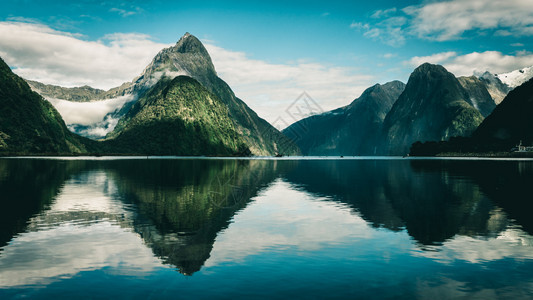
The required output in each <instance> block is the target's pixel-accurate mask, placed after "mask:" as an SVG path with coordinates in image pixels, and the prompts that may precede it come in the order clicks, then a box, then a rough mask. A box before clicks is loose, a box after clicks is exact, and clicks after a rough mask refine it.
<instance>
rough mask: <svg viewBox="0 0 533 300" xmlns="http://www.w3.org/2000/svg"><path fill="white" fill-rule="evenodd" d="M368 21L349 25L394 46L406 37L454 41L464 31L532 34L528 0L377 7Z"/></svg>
mask: <svg viewBox="0 0 533 300" xmlns="http://www.w3.org/2000/svg"><path fill="white" fill-rule="evenodd" d="M369 19H370V22H369V23H363V22H352V24H350V28H352V29H357V30H359V31H362V32H363V35H364V36H365V37H367V38H370V39H373V40H376V41H380V42H382V43H384V44H387V45H390V46H394V47H398V46H402V45H404V44H405V41H406V38H407V37H410V36H411V37H413V36H415V37H418V38H423V39H429V40H436V41H448V40H457V39H461V38H463V37H464V35H465V34H467V33H471V32H472V31H477V34H481V35H486V34H493V35H495V36H514V37H520V36H531V35H533V1H531V0H508V1H501V0H469V1H464V0H451V1H426V3H425V4H421V5H414V6H408V7H405V8H403V9H396V8H395V7H393V8H390V9H385V10H377V11H375V12H374V13H373V14H372V15H371V16H370V18H369Z"/></svg>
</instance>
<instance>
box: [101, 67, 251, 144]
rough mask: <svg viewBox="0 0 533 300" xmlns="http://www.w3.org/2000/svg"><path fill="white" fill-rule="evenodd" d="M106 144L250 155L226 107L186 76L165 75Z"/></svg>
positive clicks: (109, 136)
mask: <svg viewBox="0 0 533 300" xmlns="http://www.w3.org/2000/svg"><path fill="white" fill-rule="evenodd" d="M108 138H110V139H108V140H107V141H106V142H105V144H107V145H109V146H111V148H116V149H121V151H120V152H124V151H125V152H128V151H129V152H134V153H139V154H141V153H142V154H155V155H249V150H248V148H247V147H246V145H245V141H244V140H243V138H242V137H241V136H240V135H239V134H237V132H236V131H235V127H234V124H233V121H232V120H231V118H230V115H229V112H228V108H227V106H226V105H224V103H222V102H221V101H220V99H218V97H217V96H215V95H213V94H212V93H210V92H209V91H207V90H206V89H205V88H204V87H203V86H202V85H201V84H200V83H199V82H198V81H196V80H195V79H193V78H191V77H187V76H178V77H176V78H174V79H173V80H169V79H167V78H163V79H161V80H160V81H159V82H158V83H157V84H156V85H155V86H154V87H152V88H151V89H150V90H149V91H148V92H147V93H146V94H145V96H144V97H143V98H141V99H139V100H138V101H137V103H135V105H134V106H133V107H132V109H131V110H130V111H129V112H128V113H127V114H126V115H125V116H124V117H123V118H122V119H121V120H120V121H119V123H118V124H117V126H116V128H115V130H114V131H113V132H111V133H110V134H109V135H108Z"/></svg>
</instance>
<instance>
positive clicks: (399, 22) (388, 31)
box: [350, 10, 408, 47]
mask: <svg viewBox="0 0 533 300" xmlns="http://www.w3.org/2000/svg"><path fill="white" fill-rule="evenodd" d="M395 11H396V10H394V11H388V12H386V13H385V12H380V11H378V12H380V13H378V12H376V13H374V15H373V16H372V18H380V17H383V16H385V15H388V14H390V13H393V12H395ZM376 14H377V15H376ZM407 22H408V19H407V18H405V17H404V16H395V17H390V18H386V19H384V20H382V21H380V22H377V23H375V24H369V23H361V22H352V24H350V28H352V29H356V30H359V31H362V32H363V36H365V37H367V38H370V39H372V40H375V41H380V42H382V43H384V44H387V45H389V46H392V47H400V46H403V45H404V44H405V32H404V31H405V28H404V27H405V26H406V25H407Z"/></svg>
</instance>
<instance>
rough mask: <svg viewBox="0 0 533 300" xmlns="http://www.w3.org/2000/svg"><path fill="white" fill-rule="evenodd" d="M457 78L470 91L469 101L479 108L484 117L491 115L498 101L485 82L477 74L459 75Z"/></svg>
mask: <svg viewBox="0 0 533 300" xmlns="http://www.w3.org/2000/svg"><path fill="white" fill-rule="evenodd" d="M457 80H459V83H460V84H461V86H462V87H463V88H464V89H465V90H466V92H467V93H468V100H467V102H468V103H470V104H471V105H472V106H473V107H475V108H476V109H477V110H479V112H480V113H481V115H483V117H486V116H488V115H490V113H491V112H492V111H493V110H494V108H495V107H496V102H494V99H493V98H492V95H491V94H490V93H489V91H488V89H487V85H486V84H485V82H484V81H481V80H480V79H479V78H477V77H476V76H470V77H458V78H457Z"/></svg>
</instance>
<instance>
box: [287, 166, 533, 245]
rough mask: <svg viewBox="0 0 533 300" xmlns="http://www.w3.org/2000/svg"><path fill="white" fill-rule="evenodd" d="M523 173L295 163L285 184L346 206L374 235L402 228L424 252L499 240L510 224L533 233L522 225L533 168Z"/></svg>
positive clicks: (475, 168) (468, 168)
mask: <svg viewBox="0 0 533 300" xmlns="http://www.w3.org/2000/svg"><path fill="white" fill-rule="evenodd" d="M504 166H505V167H504ZM527 166H528V167H526V165H521V164H520V163H517V164H514V163H510V162H503V163H498V162H494V161H486V162H479V161H477V162H476V161H473V162H471V161H455V162H454V161H406V160H399V161H388V160H387V161H380V160H377V161H375V160H352V161H349V160H339V161H299V162H298V163H297V166H294V167H293V168H292V171H290V172H287V173H285V175H284V176H286V178H287V179H288V180H289V181H290V182H292V183H295V184H297V185H299V186H300V187H301V188H302V189H305V190H307V191H309V192H311V193H315V194H319V195H330V196H333V197H334V198H335V200H337V201H340V202H343V203H346V204H348V205H350V206H351V207H353V209H354V210H355V211H357V212H358V213H359V214H360V215H361V216H362V217H363V218H364V219H365V220H367V221H368V222H369V223H370V224H371V225H372V226H374V227H383V228H387V229H389V230H393V231H397V230H401V229H402V228H405V229H406V230H407V232H408V233H409V235H411V236H412V237H413V238H414V239H415V240H416V241H417V242H418V243H420V244H421V245H422V247H423V248H424V247H425V246H424V245H439V244H441V243H443V242H444V241H446V240H448V239H451V238H452V237H454V236H456V235H466V236H472V237H480V236H481V237H494V236H497V235H498V233H500V232H501V231H502V230H504V229H505V228H506V227H507V225H508V222H509V219H513V220H516V221H518V223H519V224H520V225H522V226H523V227H524V229H525V230H526V231H527V232H528V233H531V231H530V229H529V228H531V221H529V219H528V218H526V216H527V212H528V211H530V210H529V209H528V208H529V206H530V205H531V204H528V203H527V202H526V201H525V200H524V199H523V195H525V193H526V192H527V188H528V184H527V182H533V181H531V179H532V178H531V177H532V175H533V172H532V169H531V163H527ZM502 177H505V179H503V178H502ZM510 198H511V200H509V199H510ZM519 198H522V199H519Z"/></svg>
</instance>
